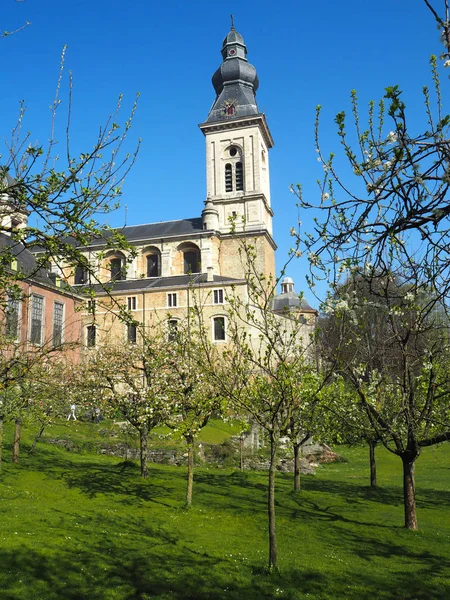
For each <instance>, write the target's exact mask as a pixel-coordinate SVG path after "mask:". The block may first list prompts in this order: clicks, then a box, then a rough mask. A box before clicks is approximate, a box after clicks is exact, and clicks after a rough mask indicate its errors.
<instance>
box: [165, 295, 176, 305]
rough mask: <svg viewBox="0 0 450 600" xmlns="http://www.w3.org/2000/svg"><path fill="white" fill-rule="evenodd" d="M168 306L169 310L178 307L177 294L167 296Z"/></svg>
mask: <svg viewBox="0 0 450 600" xmlns="http://www.w3.org/2000/svg"><path fill="white" fill-rule="evenodd" d="M167 306H168V307H169V308H175V307H176V306H177V295H176V293H173V294H167Z"/></svg>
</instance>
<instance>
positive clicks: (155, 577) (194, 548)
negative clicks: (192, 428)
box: [0, 423, 450, 600]
mask: <svg viewBox="0 0 450 600" xmlns="http://www.w3.org/2000/svg"><path fill="white" fill-rule="evenodd" d="M58 427H59V430H58ZM58 427H56V428H55V429H54V432H53V433H55V432H57V434H55V437H57V436H58V435H61V431H64V432H65V433H66V434H67V435H68V436H71V435H73V437H75V438H77V439H79V440H81V439H84V438H87V437H89V436H92V437H93V438H95V436H96V435H97V433H96V432H97V431H98V430H99V429H98V428H100V429H101V428H102V425H99V426H94V425H91V424H80V423H77V424H74V423H70V424H69V425H67V424H65V423H61V424H60V425H59V426H58ZM96 427H97V429H96ZM57 430H58V431H57ZM217 430H218V431H219V432H220V427H219V426H217ZM53 433H52V431H50V432H49V433H48V434H47V435H48V436H50V437H51V436H52V435H53ZM211 435H212V436H213V435H214V433H211ZM216 435H217V436H218V438H220V439H222V438H221V436H220V435H219V434H218V433H216ZM11 436H12V432H11V430H10V428H7V429H6V432H5V449H4V464H3V471H2V473H1V475H0V516H1V529H0V599H1V600H18V599H20V600H56V599H58V600H61V599H64V600H65V599H68V600H72V599H73V600H75V599H76V600H79V599H84V598H86V599H89V600H103V599H105V600H110V599H111V600H113V599H114V600H115V599H120V600H122V599H127V600H128V599H129V600H131V599H149V598H160V599H181V598H183V599H189V598H190V599H192V600H206V599H211V600H215V599H222V598H233V599H249V600H259V599H260V598H290V599H297V598H298V599H303V598H305V599H306V598H308V599H323V600H338V599H352V600H365V599H366V598H367V599H369V598H370V599H375V600H384V599H396V600H433V599H438V598H441V599H447V598H450V511H449V506H450V493H449V488H450V461H449V459H450V445H449V444H446V445H443V446H441V447H439V448H431V449H427V451H425V452H424V453H423V455H422V456H421V457H420V458H419V461H418V463H417V500H418V516H419V526H420V531H418V532H410V531H406V530H404V529H403V528H402V523H403V509H402V494H401V469H400V467H401V465H400V460H398V459H396V457H394V456H391V455H389V454H388V453H387V452H384V451H379V452H378V455H379V461H378V462H379V464H378V480H379V488H378V489H377V490H375V491H372V490H370V488H368V486H367V483H368V473H367V461H366V452H365V450H361V449H356V448H352V449H348V448H341V449H340V453H341V454H342V455H343V456H344V457H345V458H346V459H347V460H348V462H345V463H344V462H342V463H335V464H331V465H326V466H323V467H321V468H320V469H319V470H318V471H317V474H316V475H314V476H307V477H303V480H302V485H303V489H302V491H301V493H300V495H297V496H296V495H294V494H293V493H292V491H291V487H292V482H291V476H289V475H287V474H280V475H279V476H278V478H277V519H278V520H277V533H278V550H279V562H280V573H279V574H273V575H269V574H267V573H266V572H265V566H266V562H267V522H266V476H265V474H264V473H244V474H242V473H240V472H235V471H232V470H229V469H216V468H209V469H206V468H198V469H196V473H195V483H194V505H193V507H192V508H191V510H189V511H186V510H184V508H183V504H184V493H185V470H184V468H181V467H180V468H179V467H166V466H159V465H151V466H150V478H149V479H148V480H146V481H143V480H141V479H140V477H139V468H138V465H137V464H134V463H129V462H123V461H121V460H120V459H117V458H112V457H107V456H101V455H97V454H89V453H88V452H86V451H84V452H81V453H76V452H68V451H66V450H64V449H61V448H58V447H55V446H51V445H49V444H45V443H39V444H38V446H37V451H36V454H35V455H34V456H29V455H27V454H26V452H25V450H26V447H27V445H29V443H30V442H31V439H32V435H31V432H28V431H26V432H25V436H24V438H25V443H24V444H23V446H24V447H23V450H22V454H21V456H20V463H19V464H18V465H14V464H12V462H11V458H10V455H11Z"/></svg>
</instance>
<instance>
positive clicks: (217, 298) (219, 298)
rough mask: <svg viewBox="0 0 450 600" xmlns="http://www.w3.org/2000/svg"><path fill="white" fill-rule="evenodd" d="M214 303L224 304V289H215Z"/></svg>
mask: <svg viewBox="0 0 450 600" xmlns="http://www.w3.org/2000/svg"><path fill="white" fill-rule="evenodd" d="M214 304H223V290H214Z"/></svg>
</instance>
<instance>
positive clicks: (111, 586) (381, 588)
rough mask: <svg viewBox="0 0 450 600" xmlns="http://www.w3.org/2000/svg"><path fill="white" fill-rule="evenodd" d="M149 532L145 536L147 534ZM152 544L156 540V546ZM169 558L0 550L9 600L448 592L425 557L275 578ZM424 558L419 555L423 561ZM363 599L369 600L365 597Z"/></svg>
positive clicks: (179, 554)
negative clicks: (406, 563) (391, 569)
mask: <svg viewBox="0 0 450 600" xmlns="http://www.w3.org/2000/svg"><path fill="white" fill-rule="evenodd" d="M147 533H148V532H146V531H145V530H144V531H143V532H142V535H143V536H145V535H146V534H147ZM149 543H151V542H149ZM168 544H169V549H168V551H167V552H163V551H162V548H161V547H158V548H157V551H156V552H149V553H145V552H142V553H141V555H139V552H135V551H132V550H130V549H128V548H126V549H124V550H123V551H122V552H116V553H114V554H106V553H105V552H104V551H101V550H100V549H99V548H89V547H87V548H85V550H84V551H83V552H76V553H75V552H72V551H70V549H69V550H68V549H64V550H62V551H61V552H59V554H57V555H55V554H52V553H47V554H44V552H41V551H37V550H34V549H18V550H15V551H9V550H3V551H2V550H0V564H1V565H2V569H1V572H0V585H1V589H2V595H1V597H2V600H19V599H21V600H25V599H26V600H28V599H29V598H31V597H33V598H42V599H44V598H45V600H61V599H62V598H64V599H65V600H81V599H84V598H89V599H90V600H104V599H106V598H108V599H118V600H119V599H120V600H148V599H156V598H159V599H161V600H163V599H165V600H169V599H171V600H222V599H225V598H227V599H230V598H231V599H232V600H241V599H244V598H245V600H261V599H263V598H267V599H269V598H272V599H273V598H276V597H282V598H287V599H291V600H299V599H301V598H305V599H306V598H312V599H316V600H319V599H320V600H336V598H339V599H340V600H361V599H362V598H369V597H371V598H377V600H381V599H383V600H388V599H390V600H394V599H395V600H444V599H445V598H446V597H447V596H446V590H445V588H444V586H443V585H442V586H441V585H440V584H439V583H436V582H433V581H431V580H430V578H429V570H430V569H433V568H435V567H436V565H435V564H434V563H433V562H431V563H430V557H429V556H425V557H424V560H425V561H427V562H425V563H424V566H422V567H420V568H419V569H418V571H417V572H416V573H413V574H411V573H401V572H400V573H395V574H394V573H393V574H392V576H390V574H389V573H380V572H371V571H370V570H367V571H366V572H364V574H360V575H359V576H358V575H357V574H355V573H354V572H353V573H352V572H349V571H347V572H346V571H344V570H341V571H340V572H338V573H336V572H333V573H331V572H326V571H324V572H318V571H312V570H303V569H286V570H284V571H282V572H281V574H273V575H269V574H267V573H265V572H264V571H261V570H259V569H256V568H251V567H247V568H246V569H243V568H242V567H241V568H240V569H239V570H237V569H236V568H235V565H233V564H232V562H231V561H227V560H223V559H219V560H218V559H217V558H216V557H212V556H208V555H207V554H201V553H200V552H193V551H192V550H190V549H188V548H186V547H182V546H179V545H177V543H176V540H170V541H169V542H168ZM415 558H416V559H417V558H419V555H418V556H416V557H415ZM361 594H363V595H361Z"/></svg>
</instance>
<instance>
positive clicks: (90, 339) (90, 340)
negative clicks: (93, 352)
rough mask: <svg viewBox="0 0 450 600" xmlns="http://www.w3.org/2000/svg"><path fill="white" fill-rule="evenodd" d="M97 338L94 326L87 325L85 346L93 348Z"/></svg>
mask: <svg viewBox="0 0 450 600" xmlns="http://www.w3.org/2000/svg"><path fill="white" fill-rule="evenodd" d="M96 338H97V329H96V327H95V325H88V326H87V328H86V345H87V347H88V348H94V347H95V343H96Z"/></svg>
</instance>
